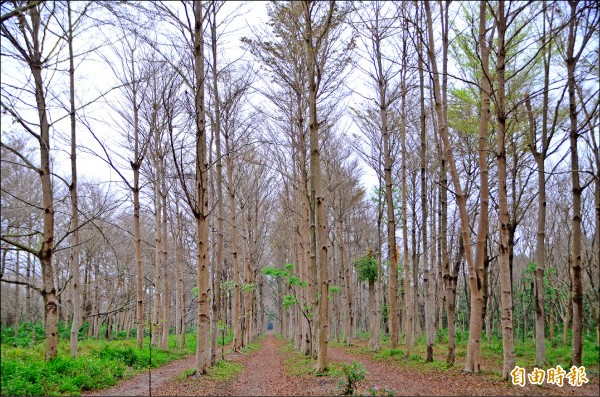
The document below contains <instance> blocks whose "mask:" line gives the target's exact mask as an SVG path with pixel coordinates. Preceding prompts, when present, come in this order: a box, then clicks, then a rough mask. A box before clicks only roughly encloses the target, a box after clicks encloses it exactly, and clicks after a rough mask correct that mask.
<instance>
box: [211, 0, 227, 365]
mask: <svg viewBox="0 0 600 397" xmlns="http://www.w3.org/2000/svg"><path fill="white" fill-rule="evenodd" d="M211 17H212V18H211V19H210V37H211V44H212V46H211V48H212V60H213V74H212V77H213V80H212V84H213V95H214V102H215V104H214V112H215V123H214V125H213V128H214V131H213V134H214V137H215V149H216V156H217V157H216V163H217V164H216V169H217V174H216V179H217V256H216V259H215V260H216V262H215V266H214V273H215V275H214V278H215V283H214V293H213V305H212V311H213V321H214V323H215V324H213V327H212V328H213V333H214V335H213V339H212V349H211V351H212V352H213V355H212V357H211V363H212V364H214V363H215V361H216V350H217V338H218V332H216V331H217V330H218V326H217V325H216V324H217V323H218V321H219V320H220V319H221V313H220V312H219V308H220V306H221V268H222V266H223V214H224V212H223V163H222V160H221V100H220V96H219V86H218V62H217V55H218V51H217V21H216V18H217V6H216V4H215V2H214V1H213V2H212V14H211Z"/></svg>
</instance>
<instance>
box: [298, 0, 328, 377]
mask: <svg viewBox="0 0 600 397" xmlns="http://www.w3.org/2000/svg"><path fill="white" fill-rule="evenodd" d="M302 4H303V6H304V15H305V23H306V26H305V31H304V40H305V42H306V65H307V71H308V76H307V77H308V109H309V131H310V171H311V190H312V192H313V198H314V205H315V218H316V219H315V223H316V229H317V232H316V234H317V235H316V239H315V247H316V246H317V244H318V247H319V249H318V266H319V283H320V295H321V296H320V299H319V345H318V350H317V369H316V371H317V373H321V372H324V371H326V370H327V342H328V340H327V339H328V327H329V324H328V323H329V318H328V317H329V316H328V303H329V299H328V297H329V269H328V262H327V259H328V258H327V243H328V241H327V218H326V216H325V195H324V191H323V177H322V174H321V160H320V153H321V150H320V148H319V124H318V118H317V76H316V57H317V54H316V52H317V49H315V46H314V43H313V30H312V15H311V12H310V11H311V8H312V5H311V4H310V1H306V2H303V3H302ZM332 13H333V4H332V3H331V4H330V10H329V16H328V22H327V23H326V25H325V27H324V28H325V32H326V31H327V29H329V26H330V23H331V16H332Z"/></svg>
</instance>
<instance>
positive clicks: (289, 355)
mask: <svg viewBox="0 0 600 397" xmlns="http://www.w3.org/2000/svg"><path fill="white" fill-rule="evenodd" d="M328 343H329V344H330V345H332V342H331V341H330V342H328ZM281 351H282V352H284V353H285V356H286V358H285V359H284V361H283V366H284V368H285V372H286V374H288V375H290V376H313V375H314V376H318V377H333V376H341V374H342V367H341V363H336V362H331V361H330V362H329V363H328V364H327V370H326V371H325V372H320V373H318V374H315V364H316V361H315V360H313V359H312V358H311V357H310V356H307V355H305V354H304V353H301V352H299V351H297V350H296V349H294V346H293V344H291V343H286V344H285V345H283V347H282V348H281Z"/></svg>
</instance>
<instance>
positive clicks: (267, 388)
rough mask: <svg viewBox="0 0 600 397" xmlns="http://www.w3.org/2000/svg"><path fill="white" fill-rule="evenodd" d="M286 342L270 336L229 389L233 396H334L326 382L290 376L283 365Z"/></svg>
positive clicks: (263, 341) (313, 378)
mask: <svg viewBox="0 0 600 397" xmlns="http://www.w3.org/2000/svg"><path fill="white" fill-rule="evenodd" d="M284 343H285V342H284V341H282V340H280V339H276V338H275V337H274V336H273V335H268V336H267V337H266V338H264V339H263V340H262V341H261V349H260V350H259V352H257V353H256V354H253V355H252V356H251V357H250V359H249V360H248V361H247V362H246V365H245V367H244V369H243V370H242V372H241V374H240V376H239V377H238V378H237V380H235V381H234V382H233V383H232V384H231V387H230V388H229V390H228V393H229V395H232V396H314V395H330V394H331V388H330V384H329V382H327V380H325V379H318V378H315V377H299V376H297V377H290V376H288V375H286V373H285V368H284V365H283V354H282V353H281V347H282V345H283V344H284Z"/></svg>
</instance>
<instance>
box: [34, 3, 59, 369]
mask: <svg viewBox="0 0 600 397" xmlns="http://www.w3.org/2000/svg"><path fill="white" fill-rule="evenodd" d="M30 16H31V20H32V25H33V26H34V32H33V55H34V59H32V60H31V63H30V68H31V73H32V75H33V79H34V84H35V100H36V105H37V111H38V118H39V121H40V135H39V137H38V142H39V146H40V169H39V174H40V179H41V182H42V208H43V209H44V215H43V235H42V236H43V237H42V247H41V249H40V251H39V253H38V257H39V259H40V264H41V266H42V298H43V300H44V325H45V328H46V349H45V358H46V361H50V360H51V359H53V358H55V357H56V354H57V351H58V329H57V322H58V302H57V297H56V286H55V284H54V264H53V262H52V260H53V255H54V198H53V187H52V175H51V173H50V172H51V171H50V147H51V145H50V124H49V123H48V114H47V113H46V109H47V107H46V96H45V93H44V82H43V80H42V62H41V48H40V42H39V33H40V32H39V28H40V10H39V8H38V6H36V7H33V8H31V11H30Z"/></svg>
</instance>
